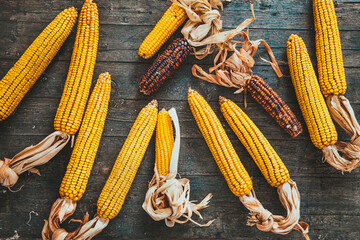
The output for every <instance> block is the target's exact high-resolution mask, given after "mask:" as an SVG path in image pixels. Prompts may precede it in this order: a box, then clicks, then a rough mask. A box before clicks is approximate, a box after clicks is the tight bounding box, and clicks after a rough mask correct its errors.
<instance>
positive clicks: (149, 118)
mask: <svg viewBox="0 0 360 240" xmlns="http://www.w3.org/2000/svg"><path fill="white" fill-rule="evenodd" d="M156 119H157V101H156V100H153V101H152V102H150V103H149V104H148V105H147V106H146V107H144V108H143V109H142V110H141V112H140V113H139V115H138V117H137V118H136V121H135V123H134V125H133V127H132V128H131V131H130V133H129V135H128V137H127V138H126V140H125V143H124V145H123V147H122V149H121V151H120V153H119V156H118V157H117V159H116V162H115V164H114V167H113V169H112V171H111V174H110V176H109V178H108V180H107V181H106V184H105V186H104V188H103V190H102V192H101V194H100V197H99V199H98V202H97V206H98V208H97V213H98V215H99V216H100V217H101V218H104V219H108V220H109V219H113V218H114V217H116V216H117V214H118V213H119V212H120V209H121V207H122V205H123V203H124V201H125V197H126V194H127V193H128V191H129V189H130V186H131V184H132V182H133V181H134V178H135V175H136V172H137V169H138V168H139V166H140V163H141V160H142V158H143V157H144V154H145V151H146V148H147V146H148V145H149V142H150V139H151V136H152V134H153V132H154V129H155V125H156Z"/></svg>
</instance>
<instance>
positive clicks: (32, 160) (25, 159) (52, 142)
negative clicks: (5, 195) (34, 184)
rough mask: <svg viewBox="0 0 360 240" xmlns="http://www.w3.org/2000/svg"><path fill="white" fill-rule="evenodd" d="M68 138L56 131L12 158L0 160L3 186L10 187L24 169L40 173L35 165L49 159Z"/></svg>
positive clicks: (0, 176)
mask: <svg viewBox="0 0 360 240" xmlns="http://www.w3.org/2000/svg"><path fill="white" fill-rule="evenodd" d="M69 140H70V135H68V134H67V133H64V132H59V131H56V132H53V133H52V134H50V135H49V136H47V137H46V138H45V139H44V140H42V141H41V142H40V143H38V144H37V145H35V146H30V147H27V148H25V149H24V150H22V151H21V152H19V153H18V154H16V155H15V156H14V157H13V158H12V159H5V161H2V160H0V183H1V184H2V185H3V186H5V187H12V186H13V185H15V183H16V182H17V180H18V175H20V174H21V173H23V172H25V171H30V172H33V173H36V174H39V175H40V172H39V171H38V170H37V169H35V167H36V166H39V165H42V164H45V163H47V162H48V161H50V159H52V158H53V157H54V156H55V155H56V154H57V153H58V152H59V151H60V150H61V149H63V148H64V147H65V146H66V144H67V143H68V141H69Z"/></svg>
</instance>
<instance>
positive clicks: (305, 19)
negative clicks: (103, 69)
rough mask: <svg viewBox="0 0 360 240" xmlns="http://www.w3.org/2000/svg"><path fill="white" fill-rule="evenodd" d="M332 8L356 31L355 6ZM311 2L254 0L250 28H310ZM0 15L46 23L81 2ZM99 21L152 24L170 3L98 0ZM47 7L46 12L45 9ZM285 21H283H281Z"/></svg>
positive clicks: (25, 5) (233, 20) (236, 14)
mask: <svg viewBox="0 0 360 240" xmlns="http://www.w3.org/2000/svg"><path fill="white" fill-rule="evenodd" d="M338 2H339V4H337V5H336V11H337V14H338V18H339V25H340V27H341V29H344V30H345V29H348V30H357V29H358V28H357V27H358V26H359V25H358V24H359V23H358V22H357V21H356V18H352V17H349V16H354V17H355V16H357V15H358V14H359V12H360V7H359V5H356V4H345V3H346V2H347V1H338ZM311 4H312V1H306V2H305V4H304V1H294V0H284V1H281V2H279V1H276V0H268V1H266V2H265V1H255V2H254V8H255V15H256V17H257V18H258V21H256V22H254V24H253V25H252V27H254V28H266V29H267V28H273V29H309V28H313V22H312V21H311V20H310V19H311V18H312V6H311ZM9 5H10V6H8V7H7V8H5V10H4V11H3V14H2V15H1V16H0V21H1V20H12V21H21V22H29V21H31V22H49V21H51V19H52V18H54V17H55V16H56V14H57V13H58V12H60V11H62V10H63V9H64V8H67V7H70V6H72V5H74V6H75V7H76V8H77V9H79V10H80V9H81V1H80V2H76V3H72V4H70V3H69V2H67V1H64V0H61V1H54V2H48V3H42V2H37V1H22V4H21V5H17V4H9ZM98 5H99V10H100V14H99V16H100V20H101V22H102V24H112V25H131V26H134V25H135V26H137V25H141V26H144V25H147V26H153V25H155V24H156V22H157V21H158V19H160V17H161V16H162V14H163V13H164V11H166V9H167V8H168V6H170V4H169V2H168V1H166V0H160V1H155V0H151V1H139V0H136V1H126V0H122V1H114V0H106V1H101V2H100V3H99V4H98ZM49 9H50V10H51V13H50V14H49V12H48V10H49ZM221 14H222V16H223V18H224V19H226V21H224V27H229V28H234V27H236V26H237V25H238V24H240V23H241V22H242V21H243V20H244V19H245V18H248V17H251V11H250V5H249V3H248V2H246V1H232V3H230V4H229V5H227V6H225V8H224V11H222V12H221ZM284 23H286V24H284Z"/></svg>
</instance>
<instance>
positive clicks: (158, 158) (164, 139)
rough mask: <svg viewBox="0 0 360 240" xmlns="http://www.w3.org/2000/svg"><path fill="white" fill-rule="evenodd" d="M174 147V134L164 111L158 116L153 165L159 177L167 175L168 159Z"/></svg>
mask: <svg viewBox="0 0 360 240" xmlns="http://www.w3.org/2000/svg"><path fill="white" fill-rule="evenodd" d="M173 147H174V134H173V126H172V121H171V117H170V115H169V112H168V111H166V110H165V109H163V110H161V111H160V112H159V115H158V120H157V125H156V142H155V164H156V168H157V170H158V172H159V175H162V176H167V175H168V174H169V167H170V159H171V154H172V150H173Z"/></svg>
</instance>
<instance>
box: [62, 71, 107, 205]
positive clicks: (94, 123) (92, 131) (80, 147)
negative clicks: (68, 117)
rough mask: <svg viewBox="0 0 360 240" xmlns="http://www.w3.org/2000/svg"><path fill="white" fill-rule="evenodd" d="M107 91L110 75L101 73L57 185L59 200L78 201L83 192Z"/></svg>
mask: <svg viewBox="0 0 360 240" xmlns="http://www.w3.org/2000/svg"><path fill="white" fill-rule="evenodd" d="M110 91H111V76H110V74H109V73H102V74H100V76H99V79H98V81H97V84H96V85H95V88H94V90H93V92H92V94H91V96H90V100H89V103H88V106H87V109H86V112H85V116H84V120H83V123H82V125H81V128H80V131H79V135H78V137H77V139H76V143H75V147H74V150H73V152H72V155H71V158H70V162H69V164H68V166H67V169H66V173H65V176H64V178H63V180H62V183H61V186H60V191H59V192H60V196H61V197H66V198H67V199H70V200H74V201H79V200H80V199H81V197H82V195H83V194H84V192H85V189H86V185H87V182H88V178H89V176H90V172H91V169H92V166H93V163H94V160H95V156H96V152H97V148H98V146H99V143H100V139H101V134H102V131H103V128H104V124H105V119H106V114H107V110H108V104H109V99H110Z"/></svg>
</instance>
